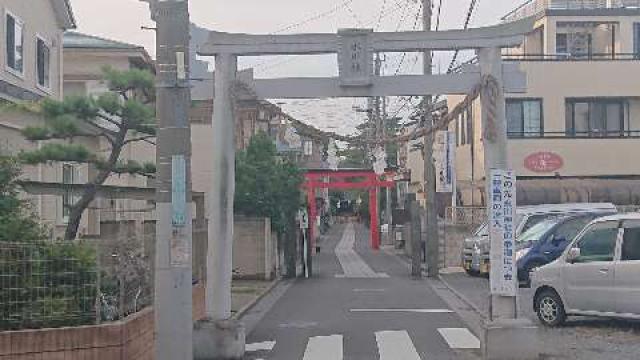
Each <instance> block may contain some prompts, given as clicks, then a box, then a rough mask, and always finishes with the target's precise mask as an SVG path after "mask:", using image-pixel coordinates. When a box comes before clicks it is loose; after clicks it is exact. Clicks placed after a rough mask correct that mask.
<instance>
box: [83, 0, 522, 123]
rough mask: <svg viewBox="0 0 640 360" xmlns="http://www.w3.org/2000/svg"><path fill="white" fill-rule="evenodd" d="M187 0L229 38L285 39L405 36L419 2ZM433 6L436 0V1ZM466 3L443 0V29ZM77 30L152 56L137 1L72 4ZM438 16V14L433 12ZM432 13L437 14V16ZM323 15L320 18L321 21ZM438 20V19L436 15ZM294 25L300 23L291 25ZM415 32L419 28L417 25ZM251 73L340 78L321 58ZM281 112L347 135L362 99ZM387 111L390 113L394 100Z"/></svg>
mask: <svg viewBox="0 0 640 360" xmlns="http://www.w3.org/2000/svg"><path fill="white" fill-rule="evenodd" d="M345 2H346V1H345V0H269V1H265V0H190V8H191V19H192V21H193V22H195V23H196V24H198V25H200V26H202V27H205V28H209V29H214V30H217V31H227V32H246V33H271V32H276V31H280V30H283V29H284V31H283V33H295V32H335V31H336V30H337V29H338V28H346V27H368V28H374V27H375V28H376V30H377V31H395V30H397V29H400V30H409V29H411V28H412V27H413V25H414V21H415V18H416V14H417V13H418V9H419V7H418V3H419V2H420V1H419V0H418V1H416V0H351V1H350V2H346V3H347V4H348V5H347V6H344V4H345ZM433 2H434V3H435V4H436V6H437V4H438V2H439V0H434V1H433ZM469 2H470V0H443V8H442V20H441V29H455V28H461V27H462V23H463V19H464V16H465V14H466V11H467V8H468V6H469ZM522 2H523V0H479V2H478V7H477V11H476V12H475V14H474V16H473V20H472V26H483V25H488V24H495V23H497V22H499V20H500V17H501V16H503V15H504V14H506V13H507V12H508V11H510V10H511V9H513V8H515V7H516V6H517V5H519V4H520V3H522ZM71 4H72V6H73V10H74V12H75V15H76V19H77V22H78V31H80V32H84V33H88V34H92V35H98V36H103V37H107V38H111V39H115V40H120V41H125V42H129V43H133V44H139V45H143V46H145V47H146V48H147V50H148V51H149V53H150V54H151V55H152V56H153V55H154V52H155V51H154V48H155V45H154V33H153V32H152V31H148V30H141V29H140V27H141V26H153V23H152V22H151V20H150V18H149V10H148V7H147V5H146V4H145V3H142V2H140V1H138V0H71ZM436 10H437V9H436ZM434 13H435V11H434ZM321 14H324V15H323V16H319V15H321ZM434 21H435V17H434ZM296 24H297V25H296ZM418 26H420V23H418ZM400 58H401V57H400V55H395V56H394V55H390V56H389V57H388V61H387V62H386V64H385V68H384V69H383V71H384V72H386V73H393V72H395V70H396V69H397V67H398V63H399V59H400ZM449 58H450V55H447V54H442V55H440V56H437V57H436V60H435V67H436V69H435V70H436V71H442V70H443V69H446V67H447V65H448V61H449ZM249 66H253V67H256V76H257V77H279V76H330V75H335V74H336V73H337V69H336V64H335V59H334V58H332V57H326V56H324V57H323V56H313V57H309V56H306V57H288V58H282V57H279V58H273V57H271V58H260V59H256V58H245V59H241V61H240V67H249ZM420 66H421V62H420V61H419V60H418V61H416V59H415V57H414V56H413V55H411V56H408V57H406V58H405V61H404V62H403V66H402V68H401V73H412V72H416V71H418V70H419V69H420ZM289 103H290V105H288V106H285V109H286V110H287V111H289V112H291V113H292V114H293V115H294V116H297V117H298V118H299V119H300V120H303V121H308V122H311V123H314V125H319V126H321V127H324V128H331V129H333V128H337V129H338V130H340V132H349V131H350V130H351V129H352V127H353V124H355V123H357V122H358V121H360V120H361V119H362V116H361V115H360V116H358V115H355V114H354V113H353V112H352V111H351V110H350V109H351V106H352V105H353V104H361V103H362V100H344V99H340V100H323V101H322V102H318V101H294V102H289ZM391 103H392V105H391V106H390V108H391V109H390V112H393V105H394V104H393V101H391Z"/></svg>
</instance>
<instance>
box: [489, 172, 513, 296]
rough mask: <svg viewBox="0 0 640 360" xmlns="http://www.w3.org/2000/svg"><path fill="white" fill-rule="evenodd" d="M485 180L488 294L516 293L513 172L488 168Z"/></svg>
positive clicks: (509, 294) (511, 294) (510, 294)
mask: <svg viewBox="0 0 640 360" xmlns="http://www.w3.org/2000/svg"><path fill="white" fill-rule="evenodd" d="M489 180H490V184H489V189H490V194H489V201H490V208H491V211H490V213H489V235H490V239H491V277H490V283H491V294H494V295H503V296H516V292H517V290H518V287H517V268H516V261H515V215H516V175H515V172H514V171H512V170H499V169H491V172H490V177H489Z"/></svg>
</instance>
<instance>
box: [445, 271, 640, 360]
mask: <svg viewBox="0 0 640 360" xmlns="http://www.w3.org/2000/svg"><path fill="white" fill-rule="evenodd" d="M446 272H447V273H444V274H441V279H442V280H443V282H444V283H446V285H447V286H448V287H450V288H451V289H452V290H453V291H454V292H455V293H456V294H458V295H459V296H460V297H462V300H463V301H464V302H465V303H467V305H468V306H469V307H471V308H473V309H474V311H475V312H477V313H479V315H480V316H481V317H482V318H484V319H486V318H487V314H488V312H489V280H488V279H486V278H481V277H480V278H478V277H471V276H468V275H467V274H466V273H464V272H463V271H460V272H456V271H452V272H450V271H446ZM518 313H519V314H520V316H526V317H529V318H530V319H532V320H533V321H534V322H535V323H536V324H537V325H538V326H539V329H540V333H539V334H540V341H541V342H540V343H541V344H542V346H543V349H542V358H543V359H580V360H601V359H607V360H637V359H638V358H640V355H638V354H640V321H635V322H634V321H621V320H609V319H598V318H569V321H568V322H567V324H566V325H565V326H563V327H559V328H548V327H545V326H543V325H541V324H540V323H539V321H538V319H537V317H536V315H535V313H534V312H533V291H532V290H531V289H520V293H519V303H518Z"/></svg>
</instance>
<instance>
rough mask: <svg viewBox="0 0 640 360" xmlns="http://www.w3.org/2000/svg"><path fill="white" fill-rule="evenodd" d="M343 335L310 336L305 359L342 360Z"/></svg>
mask: <svg viewBox="0 0 640 360" xmlns="http://www.w3.org/2000/svg"><path fill="white" fill-rule="evenodd" d="M342 357H343V353H342V335H331V336H314V337H312V338H309V342H308V343H307V348H306V349H305V351H304V358H303V360H342Z"/></svg>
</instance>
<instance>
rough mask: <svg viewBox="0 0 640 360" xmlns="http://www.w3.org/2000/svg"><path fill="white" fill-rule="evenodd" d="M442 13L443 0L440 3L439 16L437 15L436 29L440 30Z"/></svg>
mask: <svg viewBox="0 0 640 360" xmlns="http://www.w3.org/2000/svg"><path fill="white" fill-rule="evenodd" d="M441 14H442V0H440V3H439V4H438V16H437V17H436V31H438V30H440V15H441Z"/></svg>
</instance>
